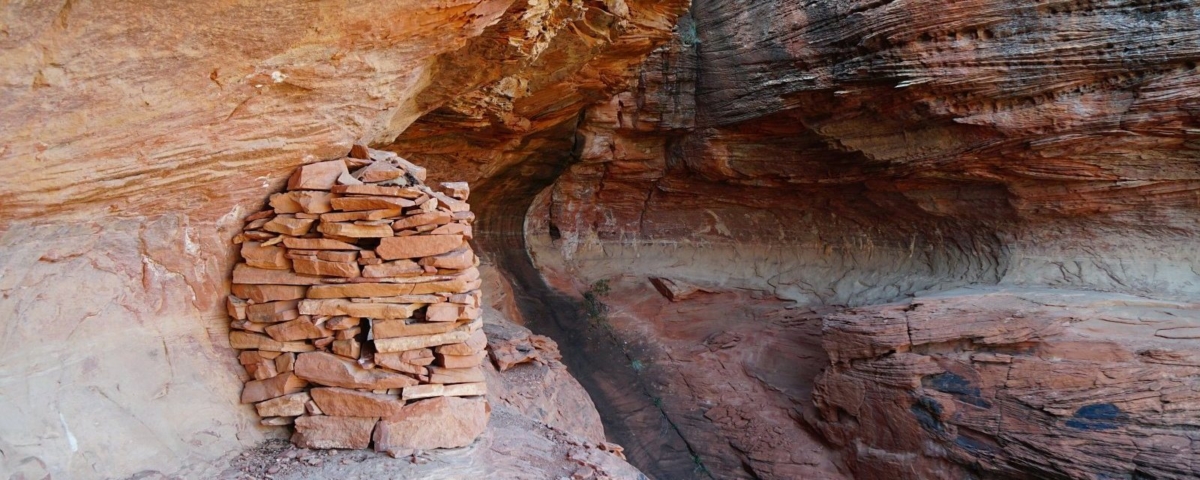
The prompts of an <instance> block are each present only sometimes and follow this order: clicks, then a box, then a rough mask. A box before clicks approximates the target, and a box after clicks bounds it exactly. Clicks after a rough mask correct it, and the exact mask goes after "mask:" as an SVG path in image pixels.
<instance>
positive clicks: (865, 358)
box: [809, 289, 1200, 479]
mask: <svg viewBox="0 0 1200 480" xmlns="http://www.w3.org/2000/svg"><path fill="white" fill-rule="evenodd" d="M1196 311H1197V305H1195V304H1186V303H1175V302H1163V301H1152V300H1148V299H1145V298H1139V297H1131V296H1123V295H1111V294H1100V293H1096V292H1079V291H1075V292H1073V291H1067V290H1050V289H1044V290H1023V289H1014V290H1000V291H979V290H967V291H956V292H946V293H943V294H940V295H933V296H928V297H918V298H916V299H914V300H911V301H908V302H904V303H900V304H892V305H886V306H878V307H867V308H859V309H852V310H849V311H846V312H843V313H839V314H835V315H831V316H829V317H827V319H826V321H825V332H824V336H823V342H824V344H825V347H826V349H827V350H828V352H829V355H830V360H831V362H832V367H831V368H829V369H826V371H825V372H824V373H823V374H822V375H821V377H820V378H819V379H818V381H817V385H816V392H815V394H814V398H815V401H816V405H817V407H818V413H816V414H815V415H812V417H810V418H809V421H810V422H811V423H812V424H813V425H815V426H817V428H819V429H820V431H821V432H822V434H823V435H824V436H825V437H826V438H828V439H829V440H830V441H832V442H833V443H834V444H836V445H838V446H840V447H842V448H844V449H845V451H846V452H847V454H848V457H849V463H850V464H851V465H852V466H853V470H854V472H855V473H856V474H857V475H858V476H859V477H860V478H875V477H880V476H890V477H893V478H912V479H918V478H946V479H950V478H972V477H976V478H1029V477H1031V476H1032V477H1036V478H1171V479H1175V478H1178V479H1183V478H1195V477H1196V476H1197V475H1200V470H1198V468H1197V467H1198V466H1197V464H1196V459H1197V454H1198V452H1197V451H1196V447H1195V444H1194V442H1195V434H1194V432H1193V431H1192V430H1193V429H1194V426H1195V424H1196V412H1195V409H1196V407H1197V405H1200V404H1198V403H1197V402H1198V401H1200V390H1198V389H1197V386H1198V384H1197V381H1198V378H1200V377H1198V374H1200V370H1197V362H1196V359H1197V356H1198V355H1200V351H1197V348H1196V346H1195V344H1194V343H1195V340H1194V338H1195V336H1196V327H1195V322H1194V320H1195V318H1196Z"/></svg>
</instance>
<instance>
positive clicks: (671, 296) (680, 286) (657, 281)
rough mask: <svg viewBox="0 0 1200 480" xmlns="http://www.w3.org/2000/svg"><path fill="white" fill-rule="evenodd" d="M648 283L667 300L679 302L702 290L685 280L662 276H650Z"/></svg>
mask: <svg viewBox="0 0 1200 480" xmlns="http://www.w3.org/2000/svg"><path fill="white" fill-rule="evenodd" d="M650 283H652V284H654V288H655V289H657V290H658V293H661V294H662V296H664V297H667V300H670V301H672V302H680V301H683V300H687V299H688V298H689V297H691V296H692V295H695V294H696V293H698V292H701V291H703V289H702V288H700V287H697V286H695V285H692V284H690V283H687V282H682V281H677V280H671V279H669V278H662V277H650Z"/></svg>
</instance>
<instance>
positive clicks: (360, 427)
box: [292, 415, 379, 449]
mask: <svg viewBox="0 0 1200 480" xmlns="http://www.w3.org/2000/svg"><path fill="white" fill-rule="evenodd" d="M378 421H379V419H378V418H374V417H365V418H364V417H335V416H329V415H318V416H303V417H299V418H297V419H296V433H295V434H293V435H292V443H293V444H295V445H296V446H297V447H301V448H352V449H362V448H367V447H368V446H369V445H370V444H371V432H373V431H374V430H375V424H376V423H377V422H378Z"/></svg>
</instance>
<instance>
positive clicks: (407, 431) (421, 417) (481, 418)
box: [374, 397, 492, 456]
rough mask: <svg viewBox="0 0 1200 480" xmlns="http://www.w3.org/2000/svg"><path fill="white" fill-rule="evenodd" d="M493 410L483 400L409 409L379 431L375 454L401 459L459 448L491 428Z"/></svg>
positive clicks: (450, 401)
mask: <svg viewBox="0 0 1200 480" xmlns="http://www.w3.org/2000/svg"><path fill="white" fill-rule="evenodd" d="M491 412H492V408H491V406H490V405H488V403H487V400H486V399H483V398H470V399H467V398H454V397H441V398H435V399H432V400H425V401H422V402H417V403H414V404H411V405H407V406H405V407H404V409H403V410H402V411H401V412H400V414H399V415H397V416H395V417H391V418H386V419H384V420H382V421H380V422H379V425H378V426H377V427H376V428H375V434H374V440H375V451H377V452H388V454H390V455H392V456H398V455H400V454H402V453H403V452H407V451H410V450H430V449H434V448H458V447H465V446H467V445H470V444H471V442H474V441H475V439H476V438H478V437H479V435H480V434H482V433H483V429H484V428H486V427H487V424H488V418H489V417H490V416H491Z"/></svg>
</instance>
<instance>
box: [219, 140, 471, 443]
mask: <svg viewBox="0 0 1200 480" xmlns="http://www.w3.org/2000/svg"><path fill="white" fill-rule="evenodd" d="M425 177H426V173H425V169H423V168H421V167H418V166H416V165H413V164H411V163H409V162H408V161H406V160H404V159H402V158H400V157H398V156H397V155H396V154H394V153H390V152H383V151H378V150H371V149H368V148H366V147H364V146H356V147H355V148H354V149H353V150H351V156H350V157H347V158H343V159H338V160H330V161H325V162H319V163H314V164H309V165H305V166H303V167H300V168H299V169H297V170H296V171H295V173H294V174H293V175H292V176H291V178H290V179H289V181H288V188H287V191H286V192H284V193H278V194H275V195H272V196H271V199H270V207H271V208H269V209H267V210H262V211H260V212H257V213H254V214H251V215H250V216H248V217H246V226H245V227H244V229H243V231H242V233H241V234H240V235H238V236H237V237H235V238H234V242H235V243H240V244H241V254H242V258H243V259H244V262H243V263H239V264H237V265H236V266H235V268H234V270H233V287H232V289H233V294H232V295H230V296H229V297H228V311H229V315H230V316H231V317H233V322H232V324H231V325H230V326H231V332H230V334H229V341H230V345H232V346H233V348H235V349H239V350H241V353H240V354H239V356H238V359H239V361H240V363H241V364H242V365H243V366H245V368H246V373H247V374H248V375H249V376H250V377H251V378H250V379H249V381H247V383H246V386H245V388H244V389H243V390H242V395H241V402H242V403H253V404H254V405H255V408H256V409H257V410H258V414H259V415H260V416H262V417H263V419H262V423H263V424H264V425H294V426H295V434H294V435H293V436H292V442H293V443H295V444H296V445H297V446H302V447H308V448H359V449H361V448H367V447H368V446H370V444H371V443H372V441H373V442H374V445H375V448H376V449H377V450H380V451H389V452H393V453H398V452H400V451H404V450H412V449H432V448H449V447H462V446H466V445H468V444H470V443H471V442H472V441H474V440H475V438H476V437H478V436H479V435H480V434H481V433H482V432H483V429H484V427H486V425H487V419H488V412H490V410H491V408H490V407H489V406H488V405H487V402H486V401H485V400H484V399H483V398H482V397H483V396H484V395H486V394H487V389H486V386H485V384H484V371H483V369H482V368H481V367H480V363H481V362H482V360H483V358H484V356H485V355H486V353H485V351H484V347H485V346H486V345H487V338H486V336H485V335H484V333H483V329H482V326H483V319H482V318H481V315H482V308H481V307H482V306H481V304H480V301H481V299H482V294H481V292H480V290H479V287H480V284H481V280H480V279H479V270H478V269H477V268H476V267H477V266H478V259H477V258H476V257H475V254H474V253H473V252H472V251H471V246H470V245H469V244H467V240H469V239H470V238H471V237H472V230H471V222H472V221H474V214H472V213H471V211H470V206H469V205H468V204H467V197H468V195H469V194H470V191H469V189H468V187H467V185H466V184H465V183H442V184H441V191H435V190H433V189H431V188H429V187H426V186H425V185H424V181H425Z"/></svg>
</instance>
